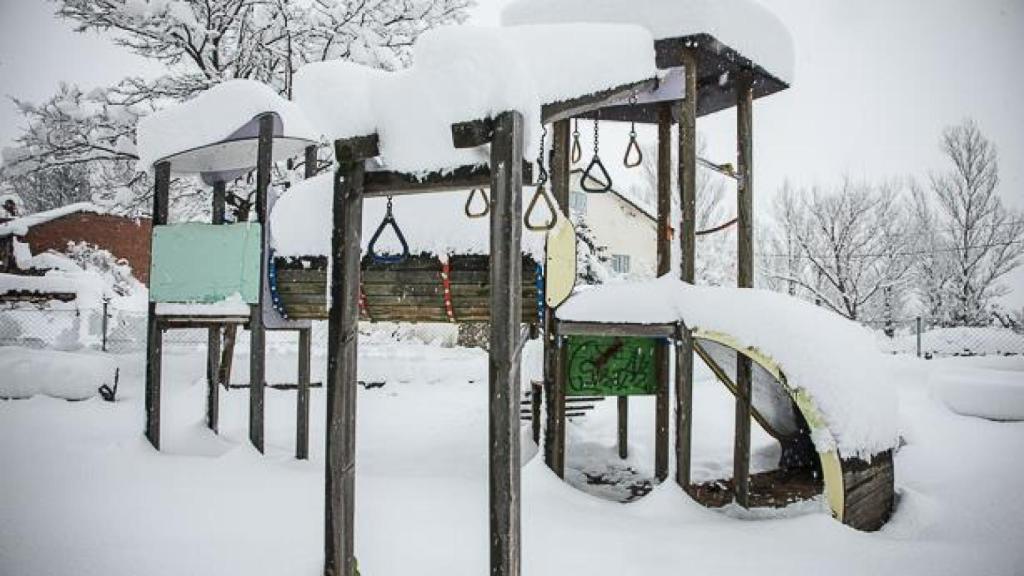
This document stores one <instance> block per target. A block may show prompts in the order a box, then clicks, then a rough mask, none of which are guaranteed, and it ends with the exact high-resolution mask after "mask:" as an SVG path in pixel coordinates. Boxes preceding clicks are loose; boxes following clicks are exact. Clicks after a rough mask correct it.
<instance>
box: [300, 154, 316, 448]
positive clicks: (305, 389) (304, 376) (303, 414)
mask: <svg viewBox="0 0 1024 576" xmlns="http://www.w3.org/2000/svg"><path fill="white" fill-rule="evenodd" d="M303 176H305V177H306V178H307V179H308V178H312V177H313V176H316V146H307V147H306V150H305V166H304V169H303ZM311 331H312V329H311V328H300V329H299V330H298V332H299V366H298V382H297V384H298V390H297V391H296V394H295V457H296V458H297V459H299V460H306V459H308V458H309V380H310V360H311V355H312V353H313V350H312V342H311V336H312V334H311Z"/></svg>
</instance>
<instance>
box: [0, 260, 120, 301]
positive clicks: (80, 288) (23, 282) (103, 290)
mask: <svg viewBox="0 0 1024 576" xmlns="http://www.w3.org/2000/svg"><path fill="white" fill-rule="evenodd" d="M11 292H28V293H38V294H53V293H64V294H74V295H75V300H74V302H71V303H69V307H71V308H78V309H96V308H98V307H99V306H100V303H101V302H102V300H103V298H104V297H107V296H109V295H110V292H109V290H108V286H107V283H106V282H105V281H104V278H103V277H102V276H101V275H100V274H98V273H96V272H93V271H89V270H81V269H79V270H77V271H70V272H69V271H64V270H50V271H49V272H47V273H46V274H44V275H42V276H23V275H21V274H0V294H5V293H11Z"/></svg>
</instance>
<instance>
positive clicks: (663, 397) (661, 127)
mask: <svg viewBox="0 0 1024 576" xmlns="http://www.w3.org/2000/svg"><path fill="white" fill-rule="evenodd" d="M657 189H658V223H657V234H658V237H657V244H656V253H657V272H658V276H664V275H665V274H669V273H671V272H672V104H671V103H669V102H661V103H659V104H658V168H657ZM669 362H671V353H670V351H669V345H668V344H667V343H665V344H659V345H658V347H657V348H656V349H655V356H654V367H655V370H656V374H657V379H658V392H657V394H656V395H655V400H654V477H655V478H657V479H658V480H659V481H662V480H664V479H665V478H667V477H668V462H669V457H668V453H669V426H668V420H669V408H670V402H671V400H670V399H669V398H670V393H669V386H670V383H669V374H670V370H669Z"/></svg>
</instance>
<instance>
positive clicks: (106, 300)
mask: <svg viewBox="0 0 1024 576" xmlns="http://www.w3.org/2000/svg"><path fill="white" fill-rule="evenodd" d="M109 308H110V298H104V299H103V317H102V318H101V319H100V330H101V331H102V332H103V340H102V342H101V343H100V350H102V351H104V352H106V351H107V324H108V319H109V318H110V309H109Z"/></svg>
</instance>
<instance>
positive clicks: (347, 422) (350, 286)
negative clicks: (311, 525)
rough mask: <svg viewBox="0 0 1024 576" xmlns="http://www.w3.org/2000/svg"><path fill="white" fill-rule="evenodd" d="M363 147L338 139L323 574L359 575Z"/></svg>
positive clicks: (332, 240)
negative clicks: (357, 497)
mask: <svg viewBox="0 0 1024 576" xmlns="http://www.w3.org/2000/svg"><path fill="white" fill-rule="evenodd" d="M361 153H366V150H365V147H361V146H360V145H359V142H354V143H351V145H346V144H345V143H343V142H342V143H335V155H336V159H337V162H338V167H337V172H336V176H335V182H334V205H333V209H334V216H333V219H334V228H333V232H332V235H331V311H330V320H329V322H330V329H329V334H328V344H327V425H326V428H327V433H326V447H325V457H324V459H325V461H326V473H325V505H324V516H325V519H324V524H325V526H324V558H325V560H324V563H325V564H324V574H325V575H326V576H351V575H352V574H354V573H355V533H354V531H355V509H354V506H355V466H356V391H357V389H358V388H357V386H358V379H357V371H356V361H357V358H358V343H359V331H358V323H359V283H360V275H361V271H360V267H359V259H360V240H361V237H362V222H363V176H364V174H365V167H364V160H365V158H363V157H361V156H360V154H361Z"/></svg>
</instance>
